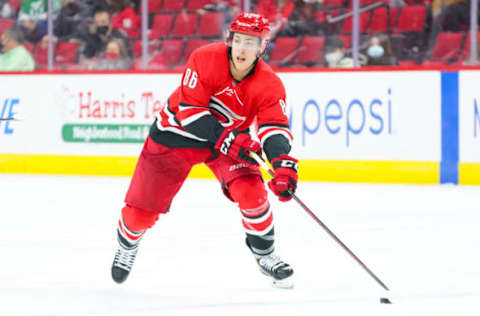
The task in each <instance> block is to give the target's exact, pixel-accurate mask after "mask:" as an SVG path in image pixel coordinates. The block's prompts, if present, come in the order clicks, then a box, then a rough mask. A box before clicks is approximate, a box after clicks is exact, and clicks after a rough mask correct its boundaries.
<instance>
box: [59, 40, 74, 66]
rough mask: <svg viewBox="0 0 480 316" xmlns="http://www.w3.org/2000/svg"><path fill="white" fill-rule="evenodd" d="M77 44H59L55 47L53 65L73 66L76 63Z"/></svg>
mask: <svg viewBox="0 0 480 316" xmlns="http://www.w3.org/2000/svg"><path fill="white" fill-rule="evenodd" d="M77 50H78V43H75V42H60V43H59V44H58V47H57V54H56V56H55V63H57V64H73V63H75V62H76V61H77Z"/></svg>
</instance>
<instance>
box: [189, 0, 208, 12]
mask: <svg viewBox="0 0 480 316" xmlns="http://www.w3.org/2000/svg"><path fill="white" fill-rule="evenodd" d="M212 2H213V1H212V0H188V2H187V10H190V11H194V10H198V9H202V8H203V7H205V5H206V4H209V3H212Z"/></svg>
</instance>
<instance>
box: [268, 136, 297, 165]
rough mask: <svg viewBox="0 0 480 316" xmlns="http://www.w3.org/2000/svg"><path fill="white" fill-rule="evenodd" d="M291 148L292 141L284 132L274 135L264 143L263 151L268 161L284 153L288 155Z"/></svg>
mask: <svg viewBox="0 0 480 316" xmlns="http://www.w3.org/2000/svg"><path fill="white" fill-rule="evenodd" d="M291 149H292V147H291V146H290V141H289V140H288V139H287V138H286V137H285V136H284V135H282V134H275V135H272V136H270V137H269V138H267V140H265V142H264V143H263V151H264V152H265V154H266V155H267V158H268V161H272V159H274V158H277V157H279V156H280V155H282V154H285V155H288V153H289V152H290V150H291Z"/></svg>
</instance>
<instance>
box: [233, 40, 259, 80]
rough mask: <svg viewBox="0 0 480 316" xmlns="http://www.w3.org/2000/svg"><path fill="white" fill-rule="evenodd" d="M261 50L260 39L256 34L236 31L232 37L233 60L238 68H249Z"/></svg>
mask: <svg viewBox="0 0 480 316" xmlns="http://www.w3.org/2000/svg"><path fill="white" fill-rule="evenodd" d="M259 51H260V39H259V38H258V37H255V36H251V35H247V34H241V33H235V34H234V35H233V39H232V60H233V63H234V64H235V68H237V70H240V71H242V70H246V69H248V68H249V67H250V66H251V65H252V64H253V62H254V61H255V59H256V58H257V55H258V53H259Z"/></svg>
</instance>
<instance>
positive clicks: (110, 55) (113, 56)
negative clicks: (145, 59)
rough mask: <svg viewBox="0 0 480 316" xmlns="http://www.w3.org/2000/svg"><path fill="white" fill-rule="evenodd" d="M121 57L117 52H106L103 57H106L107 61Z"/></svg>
mask: <svg viewBox="0 0 480 316" xmlns="http://www.w3.org/2000/svg"><path fill="white" fill-rule="evenodd" d="M119 56H120V54H119V53H117V52H106V53H105V54H103V57H105V59H117V58H118V57H119Z"/></svg>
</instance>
